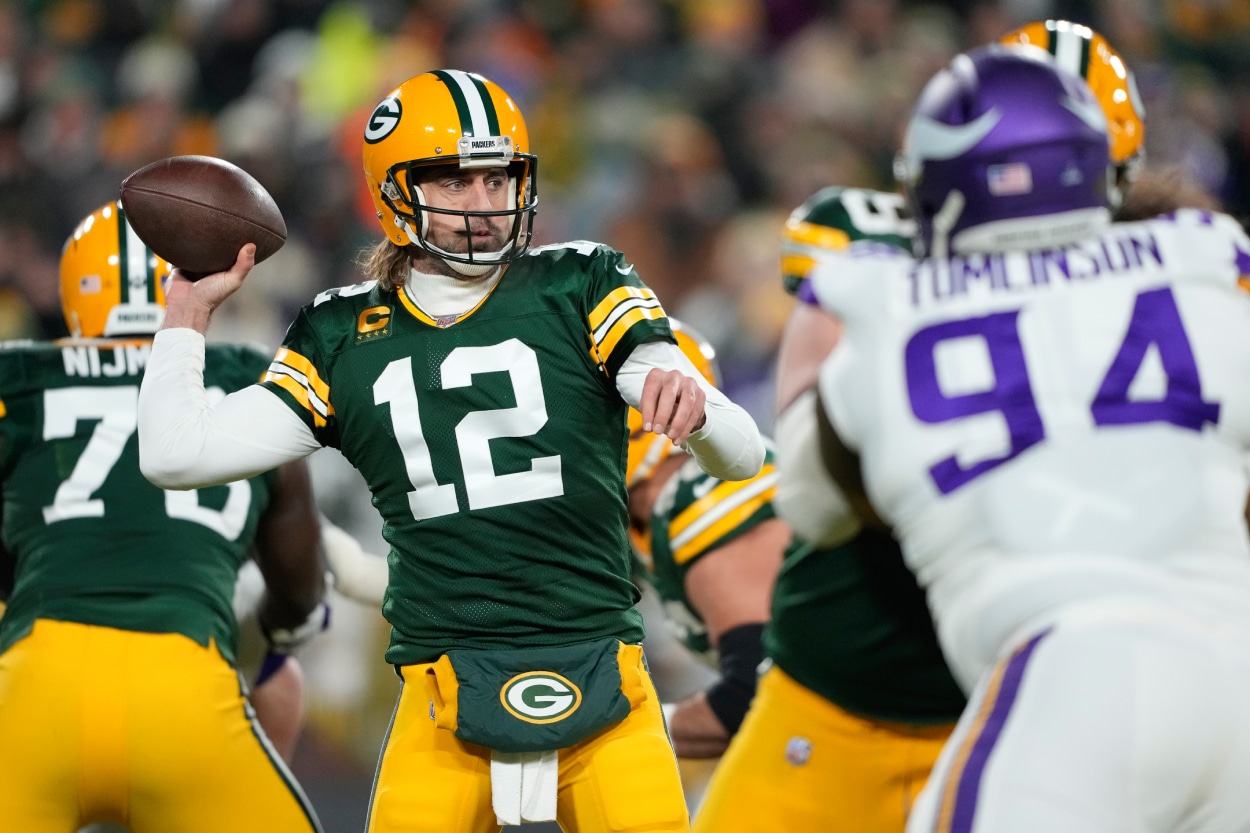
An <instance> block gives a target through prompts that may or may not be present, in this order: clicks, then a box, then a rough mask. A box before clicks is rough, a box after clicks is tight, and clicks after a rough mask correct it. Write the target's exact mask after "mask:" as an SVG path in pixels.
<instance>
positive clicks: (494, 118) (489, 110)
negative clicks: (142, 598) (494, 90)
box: [469, 75, 499, 136]
mask: <svg viewBox="0 0 1250 833" xmlns="http://www.w3.org/2000/svg"><path fill="white" fill-rule="evenodd" d="M469 80H470V81H472V82H473V86H474V87H476V88H477V92H478V95H480V96H481V98H482V107H483V108H484V109H485V110H486V129H487V130H489V131H490V135H491V136H498V135H499V114H498V113H497V112H495V102H494V100H493V99H492V98H491V97H490V91H489V90H487V89H486V85H485V84H484V83H482V79H481V78H479V77H478V76H476V75H470V76H469Z"/></svg>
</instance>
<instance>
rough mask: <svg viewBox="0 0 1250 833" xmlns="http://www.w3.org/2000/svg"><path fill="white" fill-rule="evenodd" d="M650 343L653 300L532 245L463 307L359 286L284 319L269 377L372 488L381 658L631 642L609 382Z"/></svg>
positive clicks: (589, 255)
mask: <svg viewBox="0 0 1250 833" xmlns="http://www.w3.org/2000/svg"><path fill="white" fill-rule="evenodd" d="M656 339H663V340H667V341H673V340H674V339H673V335H672V332H671V330H670V329H669V326H668V321H667V319H666V318H665V315H664V310H663V309H662V308H661V306H660V304H659V302H658V301H657V300H656V298H655V294H654V293H653V292H652V291H651V290H649V289H647V288H646V287H645V286H644V285H643V284H642V282H641V281H640V280H639V279H638V276H637V274H636V273H635V272H634V270H633V268H632V267H630V266H629V265H628V264H627V263H626V262H625V261H624V259H623V258H622V256H621V254H620V253H619V252H616V251H614V250H612V249H609V248H607V247H605V246H600V245H598V244H595V243H584V242H583V243H570V244H566V245H561V246H544V247H541V248H538V249H534V250H531V251H530V252H528V253H527V254H526V255H525V256H524V257H522V258H520V259H518V260H517V261H515V262H514V263H512V264H511V265H510V266H509V267H508V268H507V270H506V271H505V272H504V274H503V277H502V278H500V280H499V282H498V283H497V284H496V285H495V287H494V288H493V289H492V290H491V292H490V293H489V294H488V295H487V296H486V297H485V298H484V299H483V300H482V301H481V302H480V303H479V304H478V305H477V306H476V307H474V308H473V309H472V310H469V311H468V312H466V313H464V314H462V315H459V316H447V317H444V318H437V317H432V316H430V315H428V314H426V313H425V312H424V311H422V310H421V309H420V308H419V307H418V306H417V305H416V304H415V303H414V302H413V300H412V298H411V297H410V296H409V294H408V293H407V292H406V291H398V292H396V291H384V290H382V289H379V288H378V286H377V285H376V284H375V283H374V282H372V281H370V282H367V283H363V284H360V285H357V286H353V287H347V288H344V289H336V290H330V291H329V292H325V293H322V294H321V295H319V296H317V298H316V299H315V300H314V301H313V302H312V304H310V305H309V306H307V307H305V308H304V309H303V310H302V311H301V312H300V314H299V316H298V318H297V319H296V321H295V322H294V323H293V324H292V325H291V328H290V330H289V331H288V332H287V336H286V341H285V344H284V347H283V349H282V350H280V351H279V353H278V355H277V357H276V359H275V360H274V363H273V365H272V366H271V367H270V372H269V373H268V374H267V375H266V377H265V379H266V381H265V385H266V386H267V387H269V388H270V389H271V390H273V391H274V392H276V393H277V394H278V395H279V396H281V397H282V398H283V399H284V400H285V401H286V402H287V404H288V405H289V406H290V407H291V408H292V409H293V410H294V411H295V412H296V413H297V414H299V415H300V416H301V417H302V418H303V419H304V420H305V422H306V423H307V424H308V426H309V427H310V428H311V429H312V431H313V433H314V435H315V436H316V437H317V438H318V439H319V440H320V441H321V442H322V443H323V444H325V445H328V446H333V447H335V448H338V449H340V450H341V451H342V453H343V455H344V456H345V457H346V458H347V459H348V460H349V461H350V462H351V463H352V465H354V466H355V467H356V468H357V469H358V470H359V471H360V472H361V474H362V475H363V476H364V478H365V482H366V483H367V484H368V486H369V489H370V491H371V492H372V493H373V504H374V506H376V507H377V509H378V511H379V513H380V514H381V515H382V518H383V521H384V523H383V528H382V534H383V536H384V537H385V538H386V540H387V542H388V543H389V544H390V545H391V552H390V557H389V560H390V584H389V587H388V589H387V593H386V598H385V601H384V603H383V608H382V609H383V613H384V615H385V616H386V618H387V620H388V621H389V622H390V623H391V625H392V630H391V644H390V647H389V649H388V650H387V653H386V658H387V661H388V662H391V663H394V664H401V665H407V664H412V663H418V662H427V661H431V660H434V659H436V658H437V657H439V656H440V655H441V654H443V653H444V652H446V651H447V650H448V649H450V648H453V647H461V648H463V647H469V648H487V649H499V648H509V647H516V646H521V645H533V646H550V645H560V644H570V643H574V642H582V641H587V640H591V639H596V638H600V637H605V636H615V637H617V638H619V639H622V640H624V641H628V642H636V641H638V640H640V639H641V638H642V635H643V632H642V620H641V617H640V615H639V613H638V611H637V610H636V609H635V607H634V605H635V602H636V601H637V599H638V593H637V589H636V588H635V587H634V586H633V584H631V583H630V580H629V577H630V548H629V542H628V537H627V534H626V530H627V523H628V521H627V511H626V508H627V505H626V493H625V461H626V442H627V440H628V429H627V426H626V415H627V411H628V406H627V405H626V403H625V402H624V401H623V400H622V399H621V396H620V394H619V393H618V392H617V390H616V386H615V382H614V377H615V374H616V372H617V370H618V369H619V368H620V366H621V364H622V363H623V362H624V361H625V359H626V358H627V357H628V356H629V354H630V353H631V352H632V351H633V349H634V348H635V347H636V346H637V345H639V344H641V343H643V342H645V341H650V340H656Z"/></svg>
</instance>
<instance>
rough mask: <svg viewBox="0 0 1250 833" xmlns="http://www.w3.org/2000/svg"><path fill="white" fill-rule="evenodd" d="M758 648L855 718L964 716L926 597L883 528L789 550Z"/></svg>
mask: <svg viewBox="0 0 1250 833" xmlns="http://www.w3.org/2000/svg"><path fill="white" fill-rule="evenodd" d="M764 648H765V650H766V651H767V653H768V656H769V657H771V658H772V660H773V662H775V663H777V665H778V666H779V667H780V668H781V670H783V671H785V672H786V673H787V674H788V675H790V676H791V677H793V678H794V679H795V680H797V681H798V682H799V683H801V684H802V685H804V686H806V687H807V688H810V689H811V690H812V691H815V692H816V693H817V694H819V695H821V696H822V697H825V698H826V699H828V700H831V701H832V702H834V703H837V704H838V705H839V706H841V707H842V708H844V709H846V710H847V711H851V712H854V713H856V714H860V715H864V716H866V717H873V718H877V719H879V720H890V721H896V722H900V723H921V724H930V723H949V722H952V721H954V720H956V719H957V718H958V717H959V714H960V712H962V711H963V707H964V695H963V692H962V691H961V690H960V688H959V686H958V685H957V684H956V683H955V680H954V678H953V677H951V674H950V671H949V670H948V669H947V667H946V661H945V659H944V658H943V657H942V652H941V649H940V648H938V642H937V636H936V635H935V634H934V632H933V620H932V619H931V618H930V616H929V607H928V605H927V604H926V602H925V596H924V592H923V591H922V590H921V589H920V588H919V586H918V585H917V584H916V579H915V577H914V576H913V575H912V574H911V571H909V570H908V569H907V566H906V565H905V564H904V563H903V555H902V552H901V551H900V550H899V547H898V543H897V542H895V540H894V539H893V538H892V537H891V536H890V535H888V534H887V533H884V532H878V531H874V530H865V531H863V532H861V533H860V534H859V535H858V536H856V537H855V538H853V539H852V540H850V541H848V542H847V543H846V544H843V545H842V546H840V547H836V548H833V549H830V550H820V549H815V548H813V547H811V546H810V545H803V546H799V547H792V548H791V549H790V550H789V551H788V552H787V553H786V558H785V561H784V562H783V564H782V567H781V573H780V574H779V575H778V576H777V584H776V586H775V587H774V589H773V607H772V617H771V620H770V621H769V624H768V627H767V628H765V630H764Z"/></svg>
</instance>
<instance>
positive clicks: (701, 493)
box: [639, 447, 777, 662]
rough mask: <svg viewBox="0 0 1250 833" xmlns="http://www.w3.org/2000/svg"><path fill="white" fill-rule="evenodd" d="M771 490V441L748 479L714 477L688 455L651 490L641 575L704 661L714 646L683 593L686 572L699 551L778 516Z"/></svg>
mask: <svg viewBox="0 0 1250 833" xmlns="http://www.w3.org/2000/svg"><path fill="white" fill-rule="evenodd" d="M776 495H777V463H776V461H775V459H774V458H773V452H772V449H771V447H770V448H769V449H768V453H767V455H766V456H765V458H764V466H763V468H761V469H760V473H759V474H757V475H756V476H755V477H753V478H751V479H750V480H738V481H725V480H718V479H717V478H715V477H712V476H711V475H709V474H706V473H705V472H704V471H703V470H702V469H700V468H699V465H698V463H696V462H695V461H694V460H687V461H686V463H685V464H684V465H683V466H682V467H681V468H680V469H678V470H677V472H676V473H674V474H673V476H672V477H670V478H669V480H668V482H667V483H665V484H664V487H663V488H662V489H661V490H660V493H659V494H658V495H657V496H656V500H655V506H654V507H653V508H652V510H651V536H650V544H651V552H650V553H649V554H647V553H640V554H639V555H640V559H641V560H642V562H643V566H644V567H645V569H646V574H647V575H646V578H647V580H648V581H649V582H650V583H651V585H652V586H653V587H655V591H656V593H657V594H658V595H659V597H660V600H661V601H662V602H663V603H664V612H665V617H664V618H665V622H666V623H667V624H668V626H669V627H670V628H671V629H672V630H673V634H674V635H675V636H676V637H677V638H678V639H679V640H681V642H682V643H683V644H684V645H685V646H686V647H687V648H689V649H690V650H691V651H693V652H695V653H696V654H701V655H703V657H704V659H706V660H708V661H709V662H710V661H712V660H713V655H714V652H713V651H712V646H711V644H710V643H709V642H708V637H707V628H706V626H705V625H704V623H703V617H702V616H700V615H699V612H698V611H697V610H695V608H694V606H693V605H692V604H691V603H690V599H689V598H688V597H687V596H686V573H687V572H689V570H690V568H691V567H693V566H694V564H695V563H696V562H697V561H698V560H699V559H701V558H702V557H703V556H705V555H707V554H708V553H710V552H714V551H715V550H717V549H718V548H720V547H722V546H724V545H726V544H728V543H729V542H731V541H733V540H734V539H735V538H737V537H738V536H740V535H742V534H744V533H746V532H748V531H750V530H751V529H754V528H755V527H756V526H759V525H760V524H761V523H763V522H764V521H767V520H770V519H772V518H775V517H777V514H776V512H775V511H774V510H773V503H772V501H773V498H774V497H776Z"/></svg>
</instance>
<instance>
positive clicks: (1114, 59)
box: [1000, 20, 1146, 184]
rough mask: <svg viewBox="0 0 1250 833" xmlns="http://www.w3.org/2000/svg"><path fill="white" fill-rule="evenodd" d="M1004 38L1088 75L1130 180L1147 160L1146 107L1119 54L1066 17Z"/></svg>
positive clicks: (1116, 157) (1121, 171) (1121, 169)
mask: <svg viewBox="0 0 1250 833" xmlns="http://www.w3.org/2000/svg"><path fill="white" fill-rule="evenodd" d="M1000 40H1001V41H1002V43H1005V44H1021V43H1023V44H1029V45H1031V46H1037V47H1041V48H1042V49H1045V50H1046V51H1047V52H1049V53H1050V54H1051V55H1053V56H1054V58H1055V62H1056V63H1058V64H1059V66H1061V67H1063V68H1064V69H1066V70H1068V71H1069V72H1071V73H1073V74H1075V75H1079V76H1080V77H1082V78H1084V79H1085V81H1086V83H1087V84H1089V87H1090V89H1091V90H1092V91H1093V93H1094V97H1095V98H1097V99H1098V103H1099V104H1101V105H1102V110H1103V112H1104V113H1105V114H1106V116H1107V131H1108V135H1109V138H1110V140H1111V161H1112V162H1114V163H1115V166H1116V171H1117V174H1118V178H1119V179H1120V181H1121V183H1123V184H1128V183H1131V182H1132V181H1133V179H1135V178H1136V176H1137V174H1138V172H1139V171H1140V170H1141V166H1142V163H1143V162H1144V161H1145V141H1146V108H1145V106H1144V105H1143V104H1142V100H1141V94H1140V93H1139V92H1138V91H1137V82H1136V80H1134V78H1133V73H1132V71H1131V70H1130V69H1129V68H1128V65H1127V64H1125V63H1124V59H1123V58H1121V57H1120V53H1118V52H1116V51H1115V50H1114V49H1112V48H1111V44H1109V43H1107V39H1106V38H1104V37H1103V36H1102V35H1100V34H1098V33H1097V32H1095V31H1094V30H1093V29H1091V28H1089V27H1088V26H1082V25H1080V24H1079V23H1071V22H1069V21H1067V20H1037V21H1034V22H1033V23H1027V24H1025V25H1024V26H1021V27H1020V28H1019V29H1016V30H1014V31H1012V32H1009V33H1007V34H1006V35H1003V37H1002V38H1001V39H1000Z"/></svg>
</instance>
